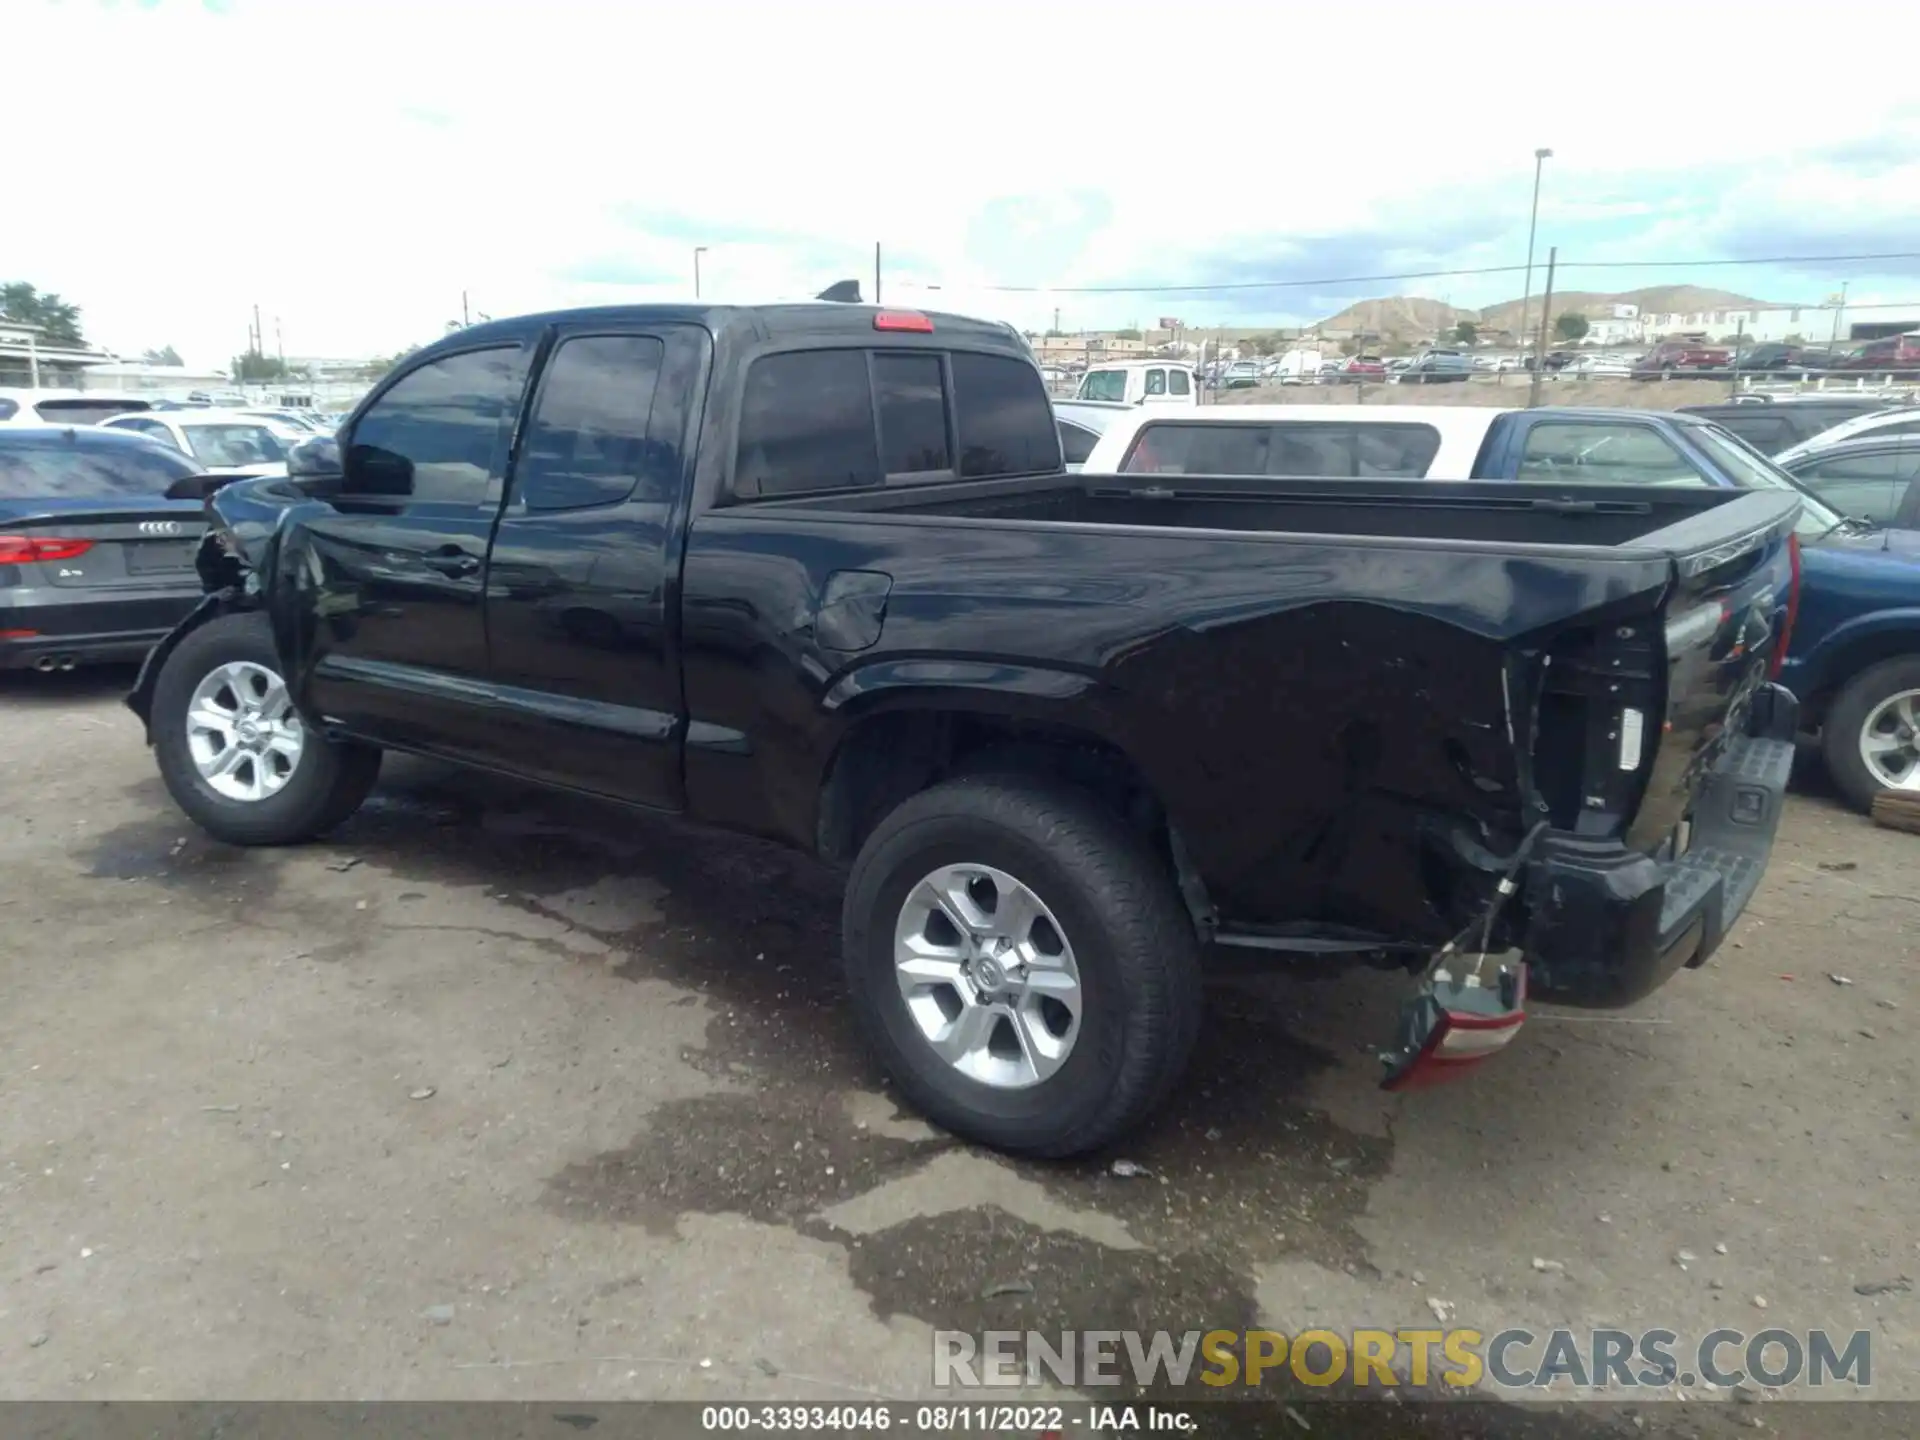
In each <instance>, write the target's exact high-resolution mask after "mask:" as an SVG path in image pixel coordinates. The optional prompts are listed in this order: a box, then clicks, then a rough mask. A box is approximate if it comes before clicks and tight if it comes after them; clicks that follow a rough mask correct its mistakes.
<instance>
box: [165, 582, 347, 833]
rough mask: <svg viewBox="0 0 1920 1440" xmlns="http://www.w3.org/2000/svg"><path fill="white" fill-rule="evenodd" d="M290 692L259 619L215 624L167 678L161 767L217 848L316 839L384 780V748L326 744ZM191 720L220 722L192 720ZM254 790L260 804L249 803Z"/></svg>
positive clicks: (174, 660)
mask: <svg viewBox="0 0 1920 1440" xmlns="http://www.w3.org/2000/svg"><path fill="white" fill-rule="evenodd" d="M229 676H230V677H232V679H231V680H228V679H227V678H225V677H229ZM276 685H277V686H278V690H277V691H276V690H275V688H274V687H275V686H276ZM284 690H285V677H284V674H283V672H282V669H281V662H280V656H279V654H278V652H277V651H276V649H275V647H274V643H273V633H272V630H271V629H270V628H269V626H268V623H267V617H266V616H265V615H262V614H259V613H257V612H248V613H243V614H232V615H222V616H220V617H219V618H218V619H215V620H210V621H208V622H207V623H206V624H205V625H202V626H201V627H200V628H199V629H198V630H195V631H194V632H193V633H192V634H190V635H188V636H187V637H186V638H185V639H184V640H182V641H181V642H180V644H179V647H178V648H177V649H175V650H174V652H173V653H172V654H171V655H169V656H168V657H167V663H166V665H165V667H164V668H163V669H162V670H161V671H160V676H159V679H158V681H156V683H155V685H154V692H153V718H152V733H153V751H154V760H155V762H156V763H157V764H158V765H159V767H160V778H161V779H162V780H163V781H164V782H165V783H166V787H167V793H168V794H170V795H172V796H173V801H174V803H175V804H176V805H178V806H179V807H180V808H181V809H182V810H183V811H185V812H186V815H187V818H188V819H190V820H192V821H193V822H194V823H195V824H196V825H198V826H199V827H200V828H201V829H202V830H205V831H206V832H207V833H208V834H209V835H211V836H213V837H214V838H215V839H216V840H222V841H225V842H226V843H227V844H229V845H290V844H294V843H296V842H299V841H302V840H311V839H313V838H314V837H315V836H318V835H323V834H325V833H326V832H327V831H328V830H331V829H333V828H334V827H335V826H336V825H339V824H340V823H341V822H342V821H344V820H345V819H346V818H347V817H348V816H349V815H351V814H353V812H354V811H355V810H357V809H359V808H360V802H361V801H363V800H364V799H366V797H367V792H368V791H369V790H371V789H372V788H373V782H374V780H375V778H376V777H377V776H378V775H379V773H380V751H379V750H377V749H375V748H373V747H370V746H365V745H351V744H338V743H333V742H329V741H328V740H326V739H325V738H324V737H322V736H321V735H319V734H317V733H315V732H314V731H313V730H311V729H310V728H307V727H306V726H305V725H304V724H303V723H302V722H301V721H300V719H299V717H298V715H297V714H296V713H295V712H294V711H293V710H292V708H291V706H290V705H287V704H286V703H284V700H283V699H280V698H277V697H279V696H283V695H284ZM242 692H245V693H242ZM269 712H271V713H269ZM190 714H192V715H194V716H196V717H207V716H212V717H214V720H215V723H212V724H208V723H203V720H195V721H190V720H189V715H190ZM222 716H228V717H233V718H232V719H231V721H230V722H229V721H224V720H221V719H220V717H222ZM242 721H244V722H246V726H247V730H246V734H245V736H244V737H243V736H242V735H241V733H240V730H241V722H242ZM223 726H224V728H223ZM256 734H258V736H259V738H255V737H256ZM236 756H237V757H238V762H239V763H238V764H237V765H235V764H226V765H225V768H224V771H223V768H222V766H223V762H224V761H226V760H228V759H230V758H231V757H236ZM249 790H251V791H253V792H255V793H254V796H253V798H244V795H245V792H247V791H249Z"/></svg>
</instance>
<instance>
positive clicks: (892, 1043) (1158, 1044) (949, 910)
mask: <svg viewBox="0 0 1920 1440" xmlns="http://www.w3.org/2000/svg"><path fill="white" fill-rule="evenodd" d="M844 933H845V942H846V965H847V976H848V982H849V988H850V991H851V995H852V1000H853V1004H854V1007H855V1009H856V1011H857V1012H858V1014H859V1016H860V1020H861V1024H862V1027H863V1029H864V1031H865V1033H866V1035H867V1037H868V1040H869V1042H870V1043H871V1044H872V1046H873V1048H874V1050H875V1052H876V1053H877V1055H878V1056H879V1059H880V1061H881V1063H882V1065H883V1066H884V1067H885V1069H886V1070H887V1072H888V1074H889V1075H890V1076H891V1077H892V1078H893V1080H894V1082H895V1083H896V1084H898V1085H899V1087H900V1089H901V1091H902V1093H903V1094H904V1095H905V1096H906V1098H907V1099H908V1100H909V1101H910V1102H911V1103H912V1104H913V1105H915V1106H916V1107H918V1108H919V1109H920V1111H921V1112H922V1113H924V1114H925V1115H926V1116H927V1117H928V1118H929V1119H931V1120H933V1121H934V1122H935V1123H937V1124H939V1125H941V1126H943V1127H945V1128H946V1129H948V1130H951V1131H952V1132H954V1133H955V1134H957V1135H961V1136H964V1137H966V1138H968V1139H971V1140H977V1141H980V1142H981V1143H983V1144H987V1145H991V1146H994V1147H995V1148H997V1149H1001V1150H1006V1151H1011V1152H1014V1153H1018V1154H1024V1155H1038V1156H1064V1155H1074V1154H1079V1153H1081V1152H1084V1151H1087V1150H1092V1149H1096V1148H1098V1147H1099V1146H1101V1145H1104V1144H1106V1143H1107V1142H1109V1141H1111V1140H1113V1139H1115V1138H1116V1137H1118V1136H1119V1135H1121V1134H1123V1133H1124V1132H1126V1131H1127V1130H1129V1129H1131V1128H1132V1127H1133V1126H1135V1125H1137V1124H1138V1123H1139V1122H1140V1121H1141V1120H1142V1119H1144V1118H1145V1116H1146V1115H1147V1114H1148V1113H1149V1112H1150V1111H1152V1110H1153V1108H1154V1107H1155V1106H1157V1105H1158V1104H1159V1103H1160V1101H1161V1099H1162V1098H1163V1097H1164V1096H1165V1094H1166V1092H1167V1091H1168V1090H1169V1089H1170V1088H1171V1086H1172V1085H1173V1083H1174V1082H1175V1080H1177V1079H1178V1078H1179V1076H1180V1074H1181V1072H1182V1071H1183V1070H1184V1069H1185V1067H1186V1062H1187V1058H1188V1056H1189V1055H1190V1054H1191V1052H1192V1049H1193V1043H1194V1038H1195V1036H1196V1034H1197V1033H1198V1029H1199V1023H1200V1010H1201V992H1200V961H1199V946H1198V942H1197V940H1196V937H1195V934H1194V927H1193V922H1192V920H1191V918H1190V917H1189V915H1188V913H1187V911H1186V909H1185V907H1184V905H1183V904H1182V902H1181V900H1180V897H1179V895H1178V893H1177V890H1176V888H1175V886H1174V883H1173V880H1172V877H1171V875H1170V874H1169V873H1168V869H1167V867H1166V866H1165V865H1164V864H1162V863H1161V862H1160V861H1159V860H1158V859H1157V858H1156V856H1155V855H1154V854H1153V852H1152V850H1151V849H1150V848H1149V847H1148V846H1147V845H1146V844H1145V843H1144V842H1143V841H1142V840H1141V839H1140V837H1139V836H1138V835H1137V834H1136V833H1135V832H1134V831H1133V830H1132V829H1130V828H1129V827H1128V826H1127V824H1126V823H1125V822H1124V821H1123V820H1122V819H1121V818H1120V817H1118V816H1117V815H1114V814H1111V813H1110V812H1109V811H1107V810H1106V809H1105V808H1104V807H1103V806H1102V805H1101V804H1100V802H1099V801H1097V800H1095V799H1094V798H1092V797H1091V796H1088V795H1086V794H1083V793H1082V792H1079V791H1077V790H1073V789H1070V788H1067V787H1064V786H1058V785H1055V784H1053V783H1051V782H1049V781H1046V780H1036V779H1029V778H1025V777H1016V776H970V777H966V778H963V779H959V780H954V781H950V782H948V783H946V784H943V785H939V786H936V787H935V788H933V789H931V790H927V791H925V792H923V793H921V794H919V795H916V796H914V797H913V798H912V799H910V800H908V801H906V802H905V803H904V804H902V805H901V806H900V807H899V808H898V809H896V810H895V811H894V812H893V813H892V814H890V815H888V816H887V817H886V818H885V819H884V820H882V821H881V822H880V824H879V825H878V826H877V827H876V828H875V830H874V832H873V834H872V835H871V836H870V837H869V838H868V840H867V842H866V844H865V845H864V846H862V847H861V850H860V854H859V857H858V859H857V860H856V861H855V862H854V866H853V873H852V875H851V877H850V879H849V883H848V887H847V897H846V907H845V916H844Z"/></svg>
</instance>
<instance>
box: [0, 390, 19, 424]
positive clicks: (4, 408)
mask: <svg viewBox="0 0 1920 1440" xmlns="http://www.w3.org/2000/svg"><path fill="white" fill-rule="evenodd" d="M19 413H20V403H19V402H18V401H17V400H9V399H7V398H6V397H5V396H3V395H0V420H11V419H12V418H13V417H14V416H16V415H18V414H19Z"/></svg>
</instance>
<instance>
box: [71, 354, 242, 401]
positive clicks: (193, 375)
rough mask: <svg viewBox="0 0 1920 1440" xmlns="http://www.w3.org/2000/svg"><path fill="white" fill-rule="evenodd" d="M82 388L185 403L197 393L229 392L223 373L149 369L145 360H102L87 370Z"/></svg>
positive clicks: (182, 368)
mask: <svg viewBox="0 0 1920 1440" xmlns="http://www.w3.org/2000/svg"><path fill="white" fill-rule="evenodd" d="M85 376H86V378H85V381H84V384H83V388H85V389H88V390H118V391H122V392H124V393H126V394H129V395H165V396H168V397H170V398H172V399H175V400H184V399H186V398H187V396H188V395H189V394H191V393H192V392H193V391H195V390H230V389H232V388H233V382H232V381H231V380H229V379H228V378H227V372H226V371H224V370H212V369H208V368H206V367H205V366H193V365H149V364H147V363H146V362H145V361H144V360H118V359H114V360H100V361H96V362H94V363H93V364H91V365H89V366H87V367H86V371H85Z"/></svg>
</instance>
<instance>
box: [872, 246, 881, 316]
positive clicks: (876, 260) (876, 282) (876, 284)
mask: <svg viewBox="0 0 1920 1440" xmlns="http://www.w3.org/2000/svg"><path fill="white" fill-rule="evenodd" d="M873 303H874V304H876V305H878V304H879V303H880V242H879V241H878V240H876V241H874V242H873Z"/></svg>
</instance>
